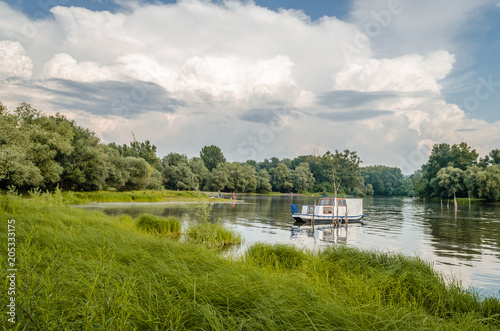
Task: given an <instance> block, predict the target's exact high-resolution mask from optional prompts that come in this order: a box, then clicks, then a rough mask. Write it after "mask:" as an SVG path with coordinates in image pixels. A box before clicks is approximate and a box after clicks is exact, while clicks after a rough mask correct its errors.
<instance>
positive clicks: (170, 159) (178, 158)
mask: <svg viewBox="0 0 500 331" xmlns="http://www.w3.org/2000/svg"><path fill="white" fill-rule="evenodd" d="M161 163H162V165H163V167H164V168H165V167H166V166H179V165H181V164H186V165H187V164H188V163H189V160H188V157H187V156H186V155H184V154H179V153H174V152H172V153H170V154H168V155H167V156H165V157H163V159H162V161H161Z"/></svg>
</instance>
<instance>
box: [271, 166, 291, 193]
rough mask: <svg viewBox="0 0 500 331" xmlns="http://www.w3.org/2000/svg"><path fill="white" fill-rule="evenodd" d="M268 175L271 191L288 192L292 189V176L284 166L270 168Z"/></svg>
mask: <svg viewBox="0 0 500 331" xmlns="http://www.w3.org/2000/svg"><path fill="white" fill-rule="evenodd" d="M270 175H271V184H272V186H273V191H276V192H290V190H291V189H292V188H293V183H292V174H291V172H290V169H288V167H287V166H286V165H285V164H283V163H278V165H277V167H276V168H271V171H270Z"/></svg>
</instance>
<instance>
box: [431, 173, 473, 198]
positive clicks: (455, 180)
mask: <svg viewBox="0 0 500 331" xmlns="http://www.w3.org/2000/svg"><path fill="white" fill-rule="evenodd" d="M430 185H431V186H432V187H433V188H434V192H436V193H435V194H436V195H437V196H440V197H443V198H444V197H450V196H453V197H456V194H457V192H459V191H463V190H464V189H465V186H464V171H463V170H461V169H458V168H454V167H447V168H442V169H441V170H439V171H438V173H437V174H436V177H435V178H433V179H432V180H431V182H430ZM438 192H439V193H438Z"/></svg>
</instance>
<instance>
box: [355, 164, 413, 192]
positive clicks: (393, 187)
mask: <svg viewBox="0 0 500 331" xmlns="http://www.w3.org/2000/svg"><path fill="white" fill-rule="evenodd" d="M361 174H362V176H363V179H364V182H365V184H366V185H368V184H371V185H372V188H373V194H375V195H385V196H412V194H413V189H412V187H411V180H410V179H407V178H405V177H404V176H403V173H402V172H401V169H399V168H391V167H386V166H380V165H379V166H369V167H364V168H361Z"/></svg>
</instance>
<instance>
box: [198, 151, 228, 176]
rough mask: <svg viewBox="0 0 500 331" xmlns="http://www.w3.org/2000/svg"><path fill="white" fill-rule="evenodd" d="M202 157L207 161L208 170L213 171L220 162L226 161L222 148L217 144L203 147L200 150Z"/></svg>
mask: <svg viewBox="0 0 500 331" xmlns="http://www.w3.org/2000/svg"><path fill="white" fill-rule="evenodd" d="M200 158H201V159H202V160H203V162H204V163H205V166H206V167H207V169H208V171H212V170H213V169H214V168H216V167H217V165H218V164H220V163H226V158H225V157H224V154H222V151H221V149H220V148H219V147H217V146H215V145H211V146H205V147H203V148H202V149H201V151H200Z"/></svg>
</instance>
